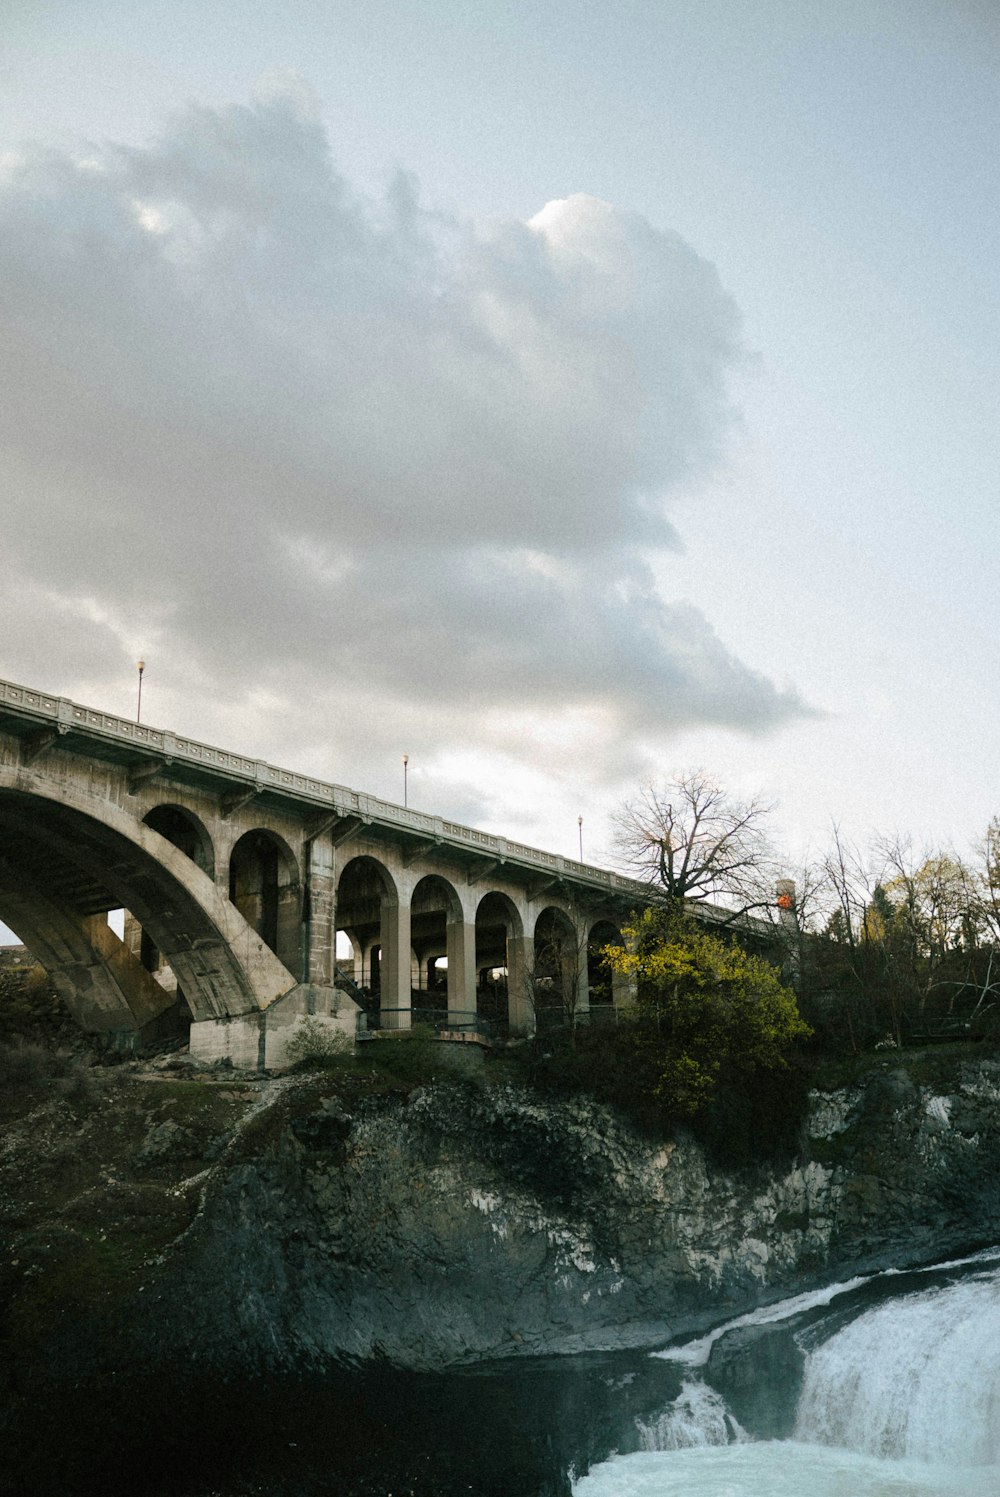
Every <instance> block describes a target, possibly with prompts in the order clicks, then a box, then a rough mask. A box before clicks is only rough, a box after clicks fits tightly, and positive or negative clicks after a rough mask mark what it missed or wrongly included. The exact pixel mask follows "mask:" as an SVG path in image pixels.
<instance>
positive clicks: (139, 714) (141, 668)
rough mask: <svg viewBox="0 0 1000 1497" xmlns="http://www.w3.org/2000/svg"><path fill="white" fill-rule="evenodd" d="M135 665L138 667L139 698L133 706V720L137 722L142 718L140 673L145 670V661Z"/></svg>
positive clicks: (138, 661) (139, 661)
mask: <svg viewBox="0 0 1000 1497" xmlns="http://www.w3.org/2000/svg"><path fill="white" fill-rule="evenodd" d="M136 665H137V666H138V667H139V698H138V700H137V702H136V704H135V720H136V722H139V720H140V718H141V717H142V673H143V671H144V670H145V669H146V662H145V660H137V661H136Z"/></svg>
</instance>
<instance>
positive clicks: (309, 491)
mask: <svg viewBox="0 0 1000 1497" xmlns="http://www.w3.org/2000/svg"><path fill="white" fill-rule="evenodd" d="M0 288H2V291H0V297H2V302H0V316H2V339H0V380H2V381H3V385H4V388H5V391H7V398H6V399H5V401H4V402H3V404H2V406H0V447H2V451H3V454H4V455H3V457H2V458H0V479H2V483H3V487H4V491H5V492H6V494H7V495H8V501H7V504H6V505H5V512H4V517H3V536H4V547H5V552H6V559H7V568H6V571H7V576H8V579H9V595H8V608H7V612H8V613H9V615H10V618H11V628H10V629H9V630H8V631H6V636H5V640H4V647H3V650H2V656H0V669H2V670H3V672H4V673H5V674H8V675H12V676H14V677H15V678H17V677H18V675H19V673H21V674H24V675H27V676H29V677H32V678H36V679H37V677H38V675H39V674H40V664H41V661H42V659H43V658H44V657H45V655H46V653H47V654H48V656H49V657H50V658H51V659H53V660H54V661H57V662H58V672H59V674H60V680H59V684H60V686H61V687H62V689H64V690H66V691H79V690H80V684H81V683H82V684H84V685H86V687H87V689H88V690H90V691H91V692H100V691H101V690H102V681H103V682H110V680H111V679H112V678H113V677H115V678H118V679H120V678H121V671H122V661H123V659H125V658H127V657H129V656H130V655H134V653H135V651H136V650H139V649H141V650H143V651H145V652H147V653H148V654H150V657H151V658H152V654H153V642H154V641H155V651H156V658H157V660H158V662H159V669H160V672H161V675H162V677H163V678H164V680H165V681H166V682H168V683H169V686H170V689H171V690H173V691H175V692H176V693H178V694H180V693H181V692H182V691H184V692H185V693H186V696H187V699H188V702H189V705H190V703H191V700H192V699H193V698H195V697H198V698H200V706H199V707H198V708H197V712H198V714H200V716H201V717H202V718H204V719H205V720H206V721H207V722H208V723H209V724H215V723H217V724H219V725H220V726H225V715H226V712H227V710H228V709H227V707H226V706H225V703H226V701H228V700H229V699H230V697H229V696H228V695H227V693H231V694H232V699H233V700H236V699H238V700H239V702H240V703H241V704H242V710H243V712H244V714H245V713H246V710H247V708H246V704H247V683H248V681H249V680H250V679H252V680H253V681H254V682H255V683H256V684H257V686H258V687H259V688H260V689H261V691H263V692H264V696H263V697H261V696H260V695H258V696H257V697H255V698H254V699H253V700H254V701H255V702H256V703H257V706H256V708H255V710H256V711H257V712H258V714H259V715H261V716H262V717H263V718H265V719H266V720H267V724H268V726H267V728H266V730H265V732H264V735H263V736H265V737H268V735H270V736H269V741H270V742H274V743H275V744H278V743H279V742H280V740H281V737H282V733H283V731H285V729H283V728H282V727H281V726H280V724H279V718H280V719H282V720H283V721H284V723H285V728H286V729H287V725H288V722H289V721H291V720H294V722H295V724H296V728H295V732H296V734H297V735H298V737H297V738H296V741H297V742H299V743H300V744H301V742H302V739H301V734H302V733H303V732H304V731H306V729H305V723H306V721H307V717H308V711H313V712H315V710H316V708H317V704H319V703H323V704H328V705H329V706H330V707H331V709H332V706H333V704H338V703H340V704H343V703H350V704H351V705H352V711H351V712H350V713H349V714H348V715H347V718H346V719H340V718H338V716H337V714H336V713H334V714H333V719H334V726H333V729H332V732H333V736H334V738H335V740H336V741H337V742H338V743H340V744H341V745H343V744H344V743H346V741H347V740H348V738H349V737H350V735H351V734H353V735H354V739H356V738H357V736H358V734H359V732H360V733H362V734H368V735H369V736H370V737H371V739H372V740H373V741H378V740H379V739H381V738H382V737H385V738H386V739H387V740H388V737H389V736H390V735H391V734H392V733H393V732H395V733H396V737H397V739H398V728H396V727H394V725H395V724H398V723H399V721H401V720H404V721H406V722H407V723H408V724H410V725H411V726H412V728H413V731H414V733H415V735H416V736H417V737H422V739H423V741H424V743H425V744H426V748H427V752H428V753H431V752H433V751H434V745H435V742H437V743H438V746H439V749H440V746H441V744H443V742H444V740H445V736H446V735H450V734H453V733H454V732H455V731H456V730H458V731H462V732H464V733H465V735H466V737H467V739H468V740H469V741H470V742H473V743H474V742H475V741H476V740H477V735H478V736H479V738H482V739H484V741H485V739H486V738H488V739H489V742H490V744H491V745H493V746H494V747H496V746H497V743H498V740H502V742H501V743H500V751H501V752H502V753H504V754H507V755H509V756H511V758H512V760H514V761H516V760H518V759H520V760H521V761H523V762H526V761H530V760H531V759H532V757H533V756H534V755H536V754H537V751H538V747H537V746H538V743H539V742H542V741H544V738H545V731H546V724H547V723H552V722H558V721H560V720H565V721H572V722H577V723H579V724H581V725H582V726H581V728H580V731H581V732H582V733H584V734H585V735H589V739H588V741H590V742H592V744H593V745H597V744H598V743H599V745H600V752H599V754H595V755H591V759H590V762H591V764H592V765H596V764H598V763H599V764H601V765H606V766H607V772H608V773H609V774H610V773H611V772H612V769H611V766H612V765H615V764H617V765H618V766H619V767H620V766H621V765H623V764H625V763H627V762H628V760H629V756H630V755H631V754H632V753H634V745H635V743H636V741H637V740H638V739H643V740H650V739H655V738H656V737H657V736H669V735H670V734H671V733H673V732H675V731H676V730H678V729H679V728H683V727H690V726H693V725H698V724H703V723H704V724H714V725H723V726H728V727H732V728H736V729H743V730H747V731H764V730H767V729H769V728H772V727H774V726H776V725H778V724H780V723H782V722H783V721H785V720H787V719H788V718H790V717H794V716H795V715H797V714H800V713H801V712H803V711H804V710H805V709H804V708H803V704H802V703H801V701H800V700H799V699H798V698H797V696H796V695H795V693H794V692H789V691H780V690H778V689H777V688H776V687H775V686H774V685H773V684H772V683H771V682H769V681H768V680H766V679H765V678H764V677H762V676H761V675H760V674H758V673H757V672H755V671H753V670H752V669H751V668H749V667H748V666H746V665H745V664H743V663H741V662H740V661H739V660H738V658H737V657H736V656H735V655H734V654H732V653H731V652H730V651H729V650H728V649H727V648H725V646H724V645H723V644H722V642H721V641H720V640H719V639H718V638H717V636H716V635H715V634H714V632H713V630H712V628H711V626H710V624H709V623H708V621H707V620H706V619H705V617H704V616H703V614H701V613H700V612H698V610H696V609H695V608H693V607H692V606H690V605H684V604H682V603H679V602H676V601H675V602H671V601H668V600H665V599H663V598H662V597H660V596H659V594H658V593H657V591H656V589H655V587H654V585H653V582H652V580H651V577H650V574H649V572H648V570H647V568H646V565H645V562H644V560H643V554H644V552H648V551H649V550H650V549H655V548H661V547H669V546H675V545H677V544H678V538H677V536H676V534H675V532H674V530H673V527H672V525H671V523H670V519H669V515H668V510H667V506H668V503H669V500H670V497H671V495H672V494H675V493H678V492H681V491H683V490H684V489H685V488H686V487H688V486H690V485H692V484H696V483H697V482H699V481H700V480H702V479H703V478H704V476H705V475H706V474H707V473H709V472H710V471H711V470H712V468H713V466H714V465H715V464H717V462H718V461H719V458H720V454H721V453H722V451H723V449H724V445H725V440H726V435H727V431H728V429H729V426H730V424H731V421H732V412H731V410H730V407H729V401H728V397H727V390H726V381H727V377H728V375H729V373H730V371H731V370H732V369H733V368H734V366H736V365H738V364H739V362H740V360H741V359H742V356H743V355H742V349H741V344H740V330H739V317H738V314H737V311H736V308H735V307H734V305H733V303H732V301H731V300H730V298H729V297H728V296H727V295H726V294H725V292H724V291H723V290H722V288H721V286H720V284H719V281H718V277H717V275H716V272H715V270H714V269H713V267H712V266H711V265H709V264H708V263H707V262H706V261H705V260H703V259H701V258H700V257H699V256H698V255H697V254H696V253H695V252H694V251H693V250H692V249H691V248H690V247H689V246H688V245H686V244H685V243H684V242H683V241H682V240H681V239H680V238H678V237H677V236H676V235H672V234H669V233H664V232H662V231H660V230H658V229H656V228H654V227H653V226H652V225H651V224H649V223H648V222H647V221H646V220H644V219H642V218H641V217H639V216H637V215H635V214H630V213H624V212H621V211H619V210H617V209H616V208H614V207H612V206H611V205H609V204H607V203H604V202H601V201H599V200H597V199H595V198H591V197H587V196H584V195H582V194H578V195H574V196H571V197H567V198H563V199H559V200H557V201H554V202H550V203H548V204H547V205H546V206H545V207H543V208H542V210H541V211H540V212H539V213H537V214H536V215H535V216H534V217H533V218H531V219H530V220H529V221H527V222H504V223H498V224H494V225H492V226H490V227H489V228H487V229H482V228H478V229H477V228H476V227H474V226H472V225H470V224H468V223H465V222H463V221H461V220H459V219H457V218H455V217H450V216H448V215H446V214H443V213H440V212H437V211H432V210H430V209H428V208H427V207H425V206H424V205H422V203H421V201H420V197H419V193H418V191H417V188H416V186H415V184H414V183H413V182H412V181H411V180H410V179H409V178H407V177H405V176H400V177H398V178H397V179H396V180H395V181H394V182H393V183H392V184H391V185H390V187H389V189H388V190H387V191H386V192H385V194H384V195H383V196H382V197H381V198H378V199H373V198H366V197H363V196H362V195H360V194H359V193H358V192H356V191H355V190H354V189H353V188H352V187H351V185H350V183H349V182H348V180H347V179H346V177H345V176H344V175H342V174H341V172H340V171H339V170H338V168H337V166H336V165H335V164H334V161H333V159H332V156H331V152H330V147H329V142H328V140H327V137H326V134H325V131H324V127H323V125H322V122H321V119H320V113H319V109H318V106H317V103H316V100H315V98H314V97H313V96H312V94H311V93H310V92H309V90H308V89H307V88H306V87H305V86H304V85H302V84H301V83H300V82H296V81H295V80H291V81H289V80H285V79H281V78H276V79H271V80H270V81H269V83H268V85H267V87H266V88H264V89H262V91H261V92H260V94H259V96H258V98H257V100H256V101H255V102H254V103H253V104H252V105H251V106H249V107H238V106H229V107H226V108H222V109H208V108H192V109H190V110H189V111H188V112H187V113H185V114H184V115H183V116H181V117H179V118H177V119H176V120H175V121H174V122H173V123H172V124H171V126H170V127H169V129H167V130H166V131H165V133H164V134H163V135H162V136H161V137H160V138H159V139H157V140H156V141H155V142H154V143H152V144H151V145H148V146H146V147H142V148H136V147H125V146H105V147H101V148H100V149H97V148H94V147H89V148H88V149H87V150H86V152H85V153H81V155H80V156H78V157H76V158H74V157H71V156H69V155H67V154H66V153H65V152H58V151H46V150H43V149H40V148H37V147H36V148H25V149H24V150H22V151H21V152H19V153H16V154H15V153H11V154H10V155H9V156H8V157H7V158H5V170H4V174H3V177H2V179H0ZM18 579H19V580H18ZM68 619H72V620H74V621H75V622H74V623H73V624H72V625H71V626H70V627H67V620H68ZM102 659H103V662H104V664H103V665H102ZM45 674H46V677H47V679H51V676H52V671H51V670H50V671H49V672H47V673H45ZM220 682H230V683H233V684H232V685H231V686H230V687H221V686H220ZM262 702H270V703H271V704H272V706H271V707H270V708H268V707H267V706H265V705H261V703H262ZM295 702H297V703H300V704H301V703H305V704H307V706H306V707H305V708H303V710H302V712H301V713H298V712H291V717H289V713H290V711H291V704H292V703H295ZM213 713H214V716H213ZM337 723H339V726H337ZM504 724H517V728H516V731H505V728H504ZM532 724H533V725H534V726H533V727H532ZM435 733H437V735H438V737H437V739H435ZM307 736H308V734H307ZM289 747H292V745H289ZM310 752H313V750H310ZM320 754H321V751H320V749H319V748H318V747H317V748H316V749H315V755H316V756H320ZM275 756H277V755H275ZM595 772H596V771H595Z"/></svg>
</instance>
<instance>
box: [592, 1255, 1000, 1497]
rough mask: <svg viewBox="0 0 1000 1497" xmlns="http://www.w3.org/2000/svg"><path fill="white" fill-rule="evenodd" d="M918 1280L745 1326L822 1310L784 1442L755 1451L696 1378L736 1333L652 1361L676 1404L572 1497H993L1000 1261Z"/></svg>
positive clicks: (999, 1472)
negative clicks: (670, 1368)
mask: <svg viewBox="0 0 1000 1497" xmlns="http://www.w3.org/2000/svg"><path fill="white" fill-rule="evenodd" d="M915 1277H916V1276H912V1275H910V1276H906V1279H905V1282H906V1283H907V1284H908V1285H909V1286H910V1287H909V1289H908V1290H907V1291H906V1292H903V1293H893V1292H892V1289H893V1287H894V1286H893V1283H892V1276H890V1275H881V1276H879V1278H878V1279H877V1280H875V1279H872V1280H855V1281H853V1282H852V1283H851V1284H847V1285H839V1286H833V1287H832V1288H830V1289H828V1290H826V1291H824V1292H823V1293H821V1294H819V1295H815V1296H801V1297H799V1298H797V1299H795V1300H791V1301H786V1302H785V1303H784V1304H782V1305H778V1306H772V1307H770V1308H769V1309H768V1310H766V1311H763V1312H758V1313H757V1314H756V1315H750V1316H744V1317H741V1319H740V1321H739V1322H738V1324H739V1325H742V1326H748V1325H754V1324H756V1325H758V1326H763V1325H768V1324H769V1325H776V1324H780V1322H781V1321H782V1319H787V1320H789V1321H793V1320H794V1321H800V1322H801V1321H802V1320H803V1319H804V1318H807V1316H808V1312H810V1311H815V1310H816V1309H818V1308H820V1307H821V1306H823V1307H824V1308H825V1310H826V1314H825V1315H820V1317H819V1318H818V1319H815V1318H810V1319H809V1322H808V1324H807V1325H806V1326H805V1327H804V1328H803V1330H802V1332H801V1339H802V1340H803V1341H804V1342H805V1344H806V1345H807V1346H808V1348H809V1349H808V1351H807V1354H806V1358H805V1365H804V1375H803V1378H802V1383H801V1391H800V1392H799V1394H798V1399H797V1407H796V1410H795V1421H794V1429H793V1431H792V1433H791V1435H790V1437H788V1438H786V1439H783V1440H756V1439H754V1438H753V1431H752V1430H747V1429H745V1428H744V1427H743V1426H742V1425H741V1424H740V1423H739V1421H738V1420H737V1419H736V1418H735V1416H734V1415H733V1413H732V1411H731V1410H730V1409H729V1407H728V1406H727V1403H726V1400H725V1398H724V1397H723V1396H722V1395H721V1394H720V1393H719V1392H718V1391H717V1390H715V1389H713V1388H712V1387H711V1386H710V1385H709V1384H708V1383H707V1382H706V1381H705V1380H704V1377H703V1375H702V1371H701V1370H702V1369H704V1368H705V1367H706V1364H708V1365H709V1366H710V1365H711V1362H710V1353H711V1348H712V1346H713V1344H714V1343H715V1341H716V1340H720V1339H721V1338H722V1337H723V1336H724V1335H725V1332H726V1330H727V1329H733V1328H735V1325H736V1324H737V1323H733V1326H731V1327H722V1328H719V1329H718V1330H717V1331H716V1332H714V1333H713V1335H712V1336H711V1337H702V1338H699V1340H697V1341H693V1342H690V1343H688V1344H687V1345H683V1346H680V1347H676V1348H671V1349H669V1350H668V1351H667V1352H666V1353H661V1354H660V1355H661V1356H666V1357H669V1358H670V1359H672V1360H674V1361H676V1362H678V1363H679V1364H680V1365H681V1366H683V1367H684V1368H685V1369H686V1374H687V1375H686V1376H685V1379H684V1382H683V1384H682V1387H681V1390H680V1392H679V1393H678V1395H677V1396H676V1397H675V1398H674V1399H672V1400H671V1401H670V1402H669V1403H668V1404H666V1405H665V1406H664V1407H663V1409H661V1410H660V1411H659V1412H658V1413H657V1414H656V1415H655V1416H654V1417H653V1418H652V1419H649V1420H641V1419H640V1420H638V1421H637V1424H636V1432H637V1435H638V1438H639V1444H640V1445H641V1447H643V1448H641V1449H640V1450H638V1451H633V1452H630V1453H627V1454H622V1455H615V1456H612V1457H611V1458H610V1459H608V1460H605V1461H602V1462H599V1463H597V1464H595V1465H594V1466H593V1467H592V1468H591V1470H590V1471H589V1472H588V1473H587V1475H585V1476H583V1477H582V1478H580V1479H579V1480H577V1481H576V1482H575V1483H574V1485H573V1494H574V1497H801V1494H803V1493H806V1492H808V1493H809V1494H810V1497H997V1494H998V1493H1000V1267H998V1265H997V1259H996V1254H994V1253H990V1254H981V1255H978V1256H977V1257H976V1258H974V1259H971V1260H966V1261H963V1262H960V1263H956V1264H952V1265H944V1266H941V1267H938V1268H937V1269H936V1270H934V1271H933V1272H932V1273H930V1274H929V1275H928V1277H929V1278H930V1279H931V1281H932V1282H930V1284H929V1285H928V1287H913V1286H914V1280H915ZM885 1294H888V1297H887V1298H884V1299H882V1300H881V1302H876V1303H870V1304H869V1307H868V1308H862V1309H861V1310H860V1313H858V1302H859V1300H860V1303H861V1304H862V1305H863V1304H864V1303H865V1301H866V1300H869V1301H870V1300H871V1299H872V1298H873V1297H874V1296H877V1295H885ZM852 1301H853V1303H852ZM827 1332H830V1333H829V1334H827Z"/></svg>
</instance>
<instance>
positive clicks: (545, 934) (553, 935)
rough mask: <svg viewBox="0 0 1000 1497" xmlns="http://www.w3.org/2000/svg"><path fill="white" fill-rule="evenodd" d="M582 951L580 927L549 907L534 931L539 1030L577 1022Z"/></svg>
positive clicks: (534, 988)
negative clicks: (578, 930) (578, 929)
mask: <svg viewBox="0 0 1000 1497" xmlns="http://www.w3.org/2000/svg"><path fill="white" fill-rule="evenodd" d="M580 948H581V942H580V938H579V936H578V933H577V930H576V927H575V925H574V924H573V921H572V920H571V919H570V917H569V915H567V913H566V911H565V910H561V909H560V908H559V906H558V905H551V904H550V905H546V907H545V908H544V909H543V910H541V911H540V912H539V914H538V916H537V917H536V919H535V928H534V965H533V973H532V982H531V989H532V994H531V996H532V1002H533V1005H534V1010H535V1024H536V1026H537V1028H539V1029H545V1028H551V1027H559V1026H561V1025H563V1024H566V1023H567V1022H569V1023H572V1022H575V1018H576V1015H577V1011H578V1008H579V1006H580V1005H579V994H580V986H581V976H582V975H583V972H582V956H583V954H582V953H581V949H580Z"/></svg>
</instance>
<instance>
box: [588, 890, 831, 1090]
mask: <svg viewBox="0 0 1000 1497" xmlns="http://www.w3.org/2000/svg"><path fill="white" fill-rule="evenodd" d="M607 959H608V962H609V963H610V965H611V967H612V968H613V969H614V970H615V971H617V972H620V973H624V974H627V975H629V976H631V977H633V978H634V979H635V980H636V982H637V988H638V991H637V999H636V1005H635V1015H634V1020H633V1025H632V1029H633V1034H632V1044H633V1046H634V1048H635V1049H636V1050H637V1051H639V1052H648V1057H647V1059H648V1064H647V1067H644V1069H651V1070H652V1072H653V1074H654V1076H655V1079H654V1081H653V1088H652V1089H653V1095H654V1096H655V1097H656V1098H657V1100H658V1101H659V1102H660V1103H662V1104H663V1106H664V1107H665V1108H667V1110H668V1111H669V1112H670V1113H671V1115H673V1116H675V1117H692V1116H694V1115H695V1114H696V1113H698V1112H699V1111H701V1109H702V1108H703V1107H704V1106H705V1104H706V1103H707V1101H708V1099H709V1098H710V1097H711V1095H712V1094H713V1092H714V1091H715V1089H716V1087H717V1085H718V1084H719V1082H720V1080H721V1079H723V1078H725V1079H727V1080H729V1081H732V1079H733V1078H734V1077H737V1076H745V1077H747V1078H750V1077H751V1076H754V1075H755V1074H756V1073H758V1072H773V1071H778V1070H781V1069H783V1068H784V1066H785V1055H786V1052H787V1051H788V1049H789V1047H790V1046H791V1045H793V1044H794V1043H795V1042H796V1041H798V1040H802V1039H805V1038H806V1037H807V1036H808V1035H809V1033H810V1029H809V1026H808V1025H807V1024H806V1023H805V1022H804V1021H803V1020H802V1018H801V1017H800V1016H799V1012H798V1008H797V1007H796V1002H795V995H794V994H793V993H792V992H791V991H790V989H788V988H786V987H784V986H783V984H782V982H781V978H780V976H779V974H778V971H777V969H776V968H775V967H773V966H772V965H771V963H770V962H767V961H765V960H764V959H763V958H762V957H759V956H752V955H750V954H749V953H748V952H746V951H744V950H743V949H742V948H741V947H739V946H737V945H736V944H735V943H733V944H730V943H727V942H725V941H722V940H720V939H719V937H717V936H713V935H708V934H707V933H706V932H705V931H703V930H700V929H698V928H696V927H694V926H692V925H690V924H686V923H684V922H682V921H678V920H676V919H671V918H670V917H668V916H665V915H664V913H663V912H662V911H659V910H646V911H644V912H643V913H642V915H640V916H639V917H638V919H637V920H636V921H635V923H634V924H633V925H632V926H631V927H630V928H629V930H628V932H627V945H625V946H613V947H609V948H608V951H607Z"/></svg>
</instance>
